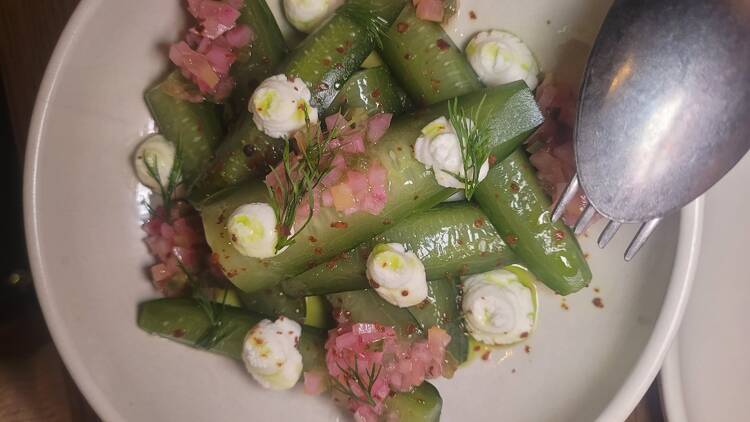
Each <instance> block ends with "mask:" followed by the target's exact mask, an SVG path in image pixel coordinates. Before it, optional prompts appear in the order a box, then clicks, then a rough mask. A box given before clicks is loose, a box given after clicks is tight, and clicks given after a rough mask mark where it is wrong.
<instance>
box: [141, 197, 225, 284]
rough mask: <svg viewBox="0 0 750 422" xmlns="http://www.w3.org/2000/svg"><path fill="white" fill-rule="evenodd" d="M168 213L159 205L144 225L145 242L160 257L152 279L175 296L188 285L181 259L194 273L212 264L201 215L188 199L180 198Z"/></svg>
mask: <svg viewBox="0 0 750 422" xmlns="http://www.w3.org/2000/svg"><path fill="white" fill-rule="evenodd" d="M169 214H170V215H169V216H167V215H165V212H164V208H163V207H159V208H157V209H156V211H155V212H154V215H153V216H152V217H151V219H150V220H149V221H148V222H146V223H145V224H143V226H142V227H143V230H144V231H145V232H146V234H147V235H148V236H147V237H146V239H145V242H146V245H148V249H149V252H150V253H151V254H152V255H153V256H154V257H155V258H156V259H157V260H158V263H156V264H155V265H153V266H151V268H150V270H149V271H150V274H151V281H152V282H153V283H154V287H156V289H157V290H158V291H159V292H160V293H162V294H163V295H165V296H168V297H174V296H180V295H182V294H184V293H186V292H187V291H188V288H189V284H188V283H187V277H186V275H185V274H184V272H183V271H182V269H181V268H180V265H179V263H180V262H182V265H184V266H185V268H186V269H187V270H188V271H190V272H191V273H197V272H199V271H201V270H203V269H205V268H210V265H209V263H208V262H207V259H208V257H209V249H208V245H207V243H206V238H205V235H204V232H203V224H202V222H201V218H200V215H198V213H197V212H196V211H195V209H194V208H192V207H191V206H190V205H188V204H187V203H185V202H177V203H176V204H175V206H174V207H173V208H172V209H171V210H170V213H169ZM167 217H168V218H167ZM178 260H179V261H178ZM219 274H220V272H219Z"/></svg>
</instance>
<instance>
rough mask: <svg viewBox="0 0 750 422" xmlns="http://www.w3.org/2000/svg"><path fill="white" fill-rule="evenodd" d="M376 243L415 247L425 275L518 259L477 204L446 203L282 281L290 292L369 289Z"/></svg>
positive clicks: (448, 273)
mask: <svg viewBox="0 0 750 422" xmlns="http://www.w3.org/2000/svg"><path fill="white" fill-rule="evenodd" d="M378 243H400V244H403V245H404V246H405V247H406V250H408V251H413V252H414V253H415V254H416V255H417V256H418V257H419V259H420V260H422V263H423V264H424V266H425V269H426V272H427V279H428V280H436V279H441V278H448V277H453V276H457V275H468V274H475V273H479V272H484V271H489V270H490V269H492V268H496V267H498V266H505V265H508V264H512V263H515V262H517V258H516V256H515V254H514V253H513V252H512V251H511V250H510V249H509V248H508V247H507V246H506V245H505V242H503V240H502V238H500V236H499V235H498V234H497V232H496V231H495V229H494V227H492V225H491V223H490V222H489V221H487V217H486V216H485V215H484V213H483V212H482V211H481V210H480V209H479V208H478V207H476V206H475V205H471V204H468V203H464V204H449V205H441V206H438V207H436V208H433V209H430V210H427V211H425V212H422V213H418V214H414V215H412V216H410V217H408V218H406V219H405V220H404V221H403V222H402V223H399V224H397V225H396V226H394V227H393V228H391V229H388V230H386V231H385V232H383V233H382V234H380V235H378V236H376V237H375V238H373V239H372V240H370V241H368V242H365V243H364V244H362V245H360V246H359V247H358V248H356V249H353V250H351V251H349V252H346V256H338V257H335V258H334V259H332V260H330V261H328V262H326V263H324V264H321V265H318V266H317V267H315V268H312V269H310V270H308V271H305V272H304V273H302V274H300V275H298V276H296V277H294V278H291V279H289V280H285V281H283V282H282V288H283V289H284V292H285V293H286V294H287V295H290V296H310V295H324V294H328V293H336V292H341V291H348V290H359V289H367V288H369V287H370V284H369V282H368V280H367V276H366V274H365V271H366V263H367V257H368V255H369V253H370V250H371V249H372V248H373V247H374V246H375V245H377V244H378ZM482 245H484V246H482Z"/></svg>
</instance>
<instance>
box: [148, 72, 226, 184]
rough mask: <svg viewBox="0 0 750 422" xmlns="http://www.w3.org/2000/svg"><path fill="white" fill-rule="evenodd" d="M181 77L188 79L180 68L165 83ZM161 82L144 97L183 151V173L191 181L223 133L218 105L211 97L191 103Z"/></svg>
mask: <svg viewBox="0 0 750 422" xmlns="http://www.w3.org/2000/svg"><path fill="white" fill-rule="evenodd" d="M175 79H177V80H179V82H180V83H188V82H187V81H186V80H185V79H184V78H183V77H182V75H180V73H179V71H174V72H172V73H170V74H169V76H167V78H166V79H165V82H164V83H167V82H170V81H173V80H175ZM161 86H162V84H159V85H156V86H155V87H153V88H151V89H149V90H148V91H146V94H145V96H144V97H145V100H146V104H147V105H148V108H149V110H151V115H152V116H153V117H154V120H155V121H156V125H157V126H158V127H159V132H160V133H161V134H162V135H164V137H165V138H167V139H168V140H169V141H171V142H172V143H174V144H175V145H179V148H180V151H181V154H182V177H183V180H184V181H185V182H187V183H190V182H191V181H192V180H193V179H195V178H196V177H197V176H198V174H199V173H200V171H201V169H202V168H203V166H204V165H205V163H206V162H207V161H208V160H209V159H210V158H211V156H212V154H213V151H214V148H215V147H216V145H218V144H219V142H220V140H221V138H222V136H224V128H223V127H222V124H221V117H220V112H219V108H218V106H217V105H215V104H212V103H210V102H208V101H204V102H202V103H191V102H188V101H184V100H181V99H179V98H175V97H173V96H171V95H169V94H167V93H166V92H164V91H163V90H162V89H161Z"/></svg>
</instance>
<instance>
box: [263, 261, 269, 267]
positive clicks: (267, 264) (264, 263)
mask: <svg viewBox="0 0 750 422" xmlns="http://www.w3.org/2000/svg"><path fill="white" fill-rule="evenodd" d="M270 265H271V263H270V262H268V261H263V266H264V267H265V268H268V267H269V266H270Z"/></svg>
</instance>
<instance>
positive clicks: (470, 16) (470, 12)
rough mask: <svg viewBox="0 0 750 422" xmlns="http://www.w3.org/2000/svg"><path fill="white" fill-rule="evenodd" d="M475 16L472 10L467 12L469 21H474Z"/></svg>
mask: <svg viewBox="0 0 750 422" xmlns="http://www.w3.org/2000/svg"><path fill="white" fill-rule="evenodd" d="M476 18H477V14H476V13H475V12H474V11H473V10H469V19H476Z"/></svg>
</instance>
